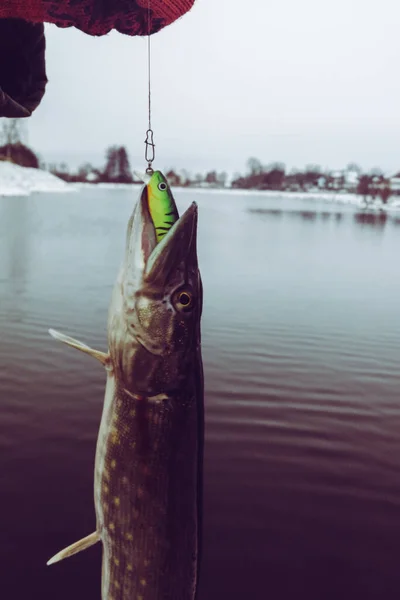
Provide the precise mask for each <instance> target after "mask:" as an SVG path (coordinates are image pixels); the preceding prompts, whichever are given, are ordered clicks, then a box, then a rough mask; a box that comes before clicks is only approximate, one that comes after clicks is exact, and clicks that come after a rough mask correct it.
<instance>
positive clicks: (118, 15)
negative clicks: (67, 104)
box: [0, 0, 194, 35]
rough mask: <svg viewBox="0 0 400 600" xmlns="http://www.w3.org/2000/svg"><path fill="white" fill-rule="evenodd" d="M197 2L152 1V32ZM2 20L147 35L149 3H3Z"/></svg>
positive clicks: (14, 0) (0, 3)
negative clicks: (11, 19) (9, 19)
mask: <svg viewBox="0 0 400 600" xmlns="http://www.w3.org/2000/svg"><path fill="white" fill-rule="evenodd" d="M193 3H194V0H150V33H155V32H156V31H159V30H160V29H162V28H163V27H166V26H167V25H170V24H171V23H173V22H174V21H175V20H176V19H179V17H181V16H182V15H184V14H185V13H186V12H187V11H188V10H189V9H190V8H191V7H192V6H193ZM0 18H17V19H25V20H26V21H30V22H32V23H43V22H45V23H55V24H56V25H58V26H59V27H76V28H77V29H80V30H81V31H84V32H85V33H87V34H89V35H104V34H106V33H109V31H111V30H112V29H116V30H117V31H119V32H121V33H125V34H127V35H147V33H148V23H147V20H148V0H0Z"/></svg>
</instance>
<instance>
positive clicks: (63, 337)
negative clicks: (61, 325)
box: [49, 329, 109, 365]
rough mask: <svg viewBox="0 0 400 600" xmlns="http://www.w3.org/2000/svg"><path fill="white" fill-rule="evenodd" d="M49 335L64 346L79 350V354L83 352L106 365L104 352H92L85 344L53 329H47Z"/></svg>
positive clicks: (106, 357)
mask: <svg viewBox="0 0 400 600" xmlns="http://www.w3.org/2000/svg"><path fill="white" fill-rule="evenodd" d="M49 333H50V335H51V336H52V337H53V338H54V339H56V340H59V341H60V342H63V343H64V344H67V346H71V347H72V348H76V349H77V350H80V351H81V352H85V353H86V354H89V355H90V356H93V358H96V359H97V360H99V361H100V362H101V363H102V364H103V365H107V364H108V362H109V355H108V354H106V353H105V352H100V350H94V349H93V348H91V347H90V346H87V345H86V344H83V343H82V342H80V341H79V340H75V339H74V338H72V337H69V335H64V334H63V333H60V332H59V331H56V330H55V329H49Z"/></svg>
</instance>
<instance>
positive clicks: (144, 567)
mask: <svg viewBox="0 0 400 600" xmlns="http://www.w3.org/2000/svg"><path fill="white" fill-rule="evenodd" d="M198 431H199V424H198V413H197V405H196V400H195V396H194V389H193V386H192V389H190V388H189V389H187V391H186V394H185V395H184V396H182V397H179V398H175V399H174V402H173V403H170V402H169V401H168V400H161V401H158V402H154V401H149V400H147V399H146V398H141V399H134V398H132V397H130V396H128V395H127V394H124V393H123V392H122V391H117V392H116V394H115V398H114V399H113V407H112V412H111V428H110V430H109V433H108V435H107V436H106V437H105V438H104V440H103V441H102V442H101V443H104V449H103V448H101V447H99V448H98V452H99V453H100V455H102V454H104V468H103V469H102V470H100V469H96V480H95V486H96V487H98V488H99V489H100V494H99V496H98V498H97V506H96V512H97V519H98V524H99V526H100V528H101V530H102V531H103V532H104V535H102V540H103V546H104V551H105V556H107V560H108V564H109V569H108V573H109V574H108V577H107V578H106V580H105V581H103V592H102V593H103V597H104V598H107V599H109V600H111V599H113V600H126V599H128V598H140V596H142V597H143V600H158V599H160V598H163V599H164V598H165V599H169V598H170V599H171V600H172V599H174V600H187V599H188V598H192V597H193V595H194V591H195V587H196V569H197V564H196V563H197V537H198V532H197V509H198V504H197V497H198V493H199V490H198V471H197V452H198ZM188 579H190V581H191V583H190V585H188Z"/></svg>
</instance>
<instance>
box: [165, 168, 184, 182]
mask: <svg viewBox="0 0 400 600" xmlns="http://www.w3.org/2000/svg"><path fill="white" fill-rule="evenodd" d="M166 177H167V179H168V182H169V184H170V185H175V186H178V185H181V184H182V182H181V178H180V176H179V175H178V173H176V172H175V171H174V170H173V169H170V170H169V171H168V172H167V174H166Z"/></svg>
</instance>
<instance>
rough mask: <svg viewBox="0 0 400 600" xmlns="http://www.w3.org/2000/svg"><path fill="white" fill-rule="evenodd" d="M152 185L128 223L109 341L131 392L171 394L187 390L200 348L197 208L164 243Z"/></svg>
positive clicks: (120, 374) (114, 362)
mask: <svg viewBox="0 0 400 600" xmlns="http://www.w3.org/2000/svg"><path fill="white" fill-rule="evenodd" d="M147 200H148V198H147V186H144V188H143V190H142V192H141V195H140V199H139V202H138V203H137V205H136V208H135V209H134V212H133V215H132V217H131V219H130V221H129V223H128V231H127V240H126V249H125V256H124V261H123V264H122V267H121V270H120V273H119V276H118V279H117V283H116V285H115V287H114V292H113V296H112V301H111V305H110V310H109V321H108V342H109V351H110V358H111V362H112V365H113V369H114V372H115V375H116V377H117V379H118V380H119V381H120V383H121V385H122V387H123V389H125V390H126V391H127V392H128V393H131V394H133V395H139V396H146V397H149V396H151V397H152V396H158V395H159V394H167V395H168V394H169V393H172V392H174V391H175V390H176V389H177V388H180V387H181V383H182V381H183V380H184V379H185V376H186V374H187V372H188V370H190V365H191V363H192V361H193V360H194V352H195V349H196V348H197V347H198V346H199V343H200V338H199V331H200V326H199V323H200V317H201V310H202V287H201V280H200V274H199V269H198V260H197V247H196V246H197V219H198V213H197V205H196V204H195V203H193V204H192V205H191V206H190V207H189V208H188V209H187V210H186V211H185V212H184V213H183V215H182V216H181V217H180V218H179V219H178V220H177V221H176V222H175V223H174V224H173V225H172V227H171V228H170V229H169V231H168V232H167V233H166V235H165V236H164V237H163V238H162V239H161V241H160V242H159V243H157V238H156V233H155V228H154V225H153V222H152V219H151V215H150V211H149V208H148V203H147Z"/></svg>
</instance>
